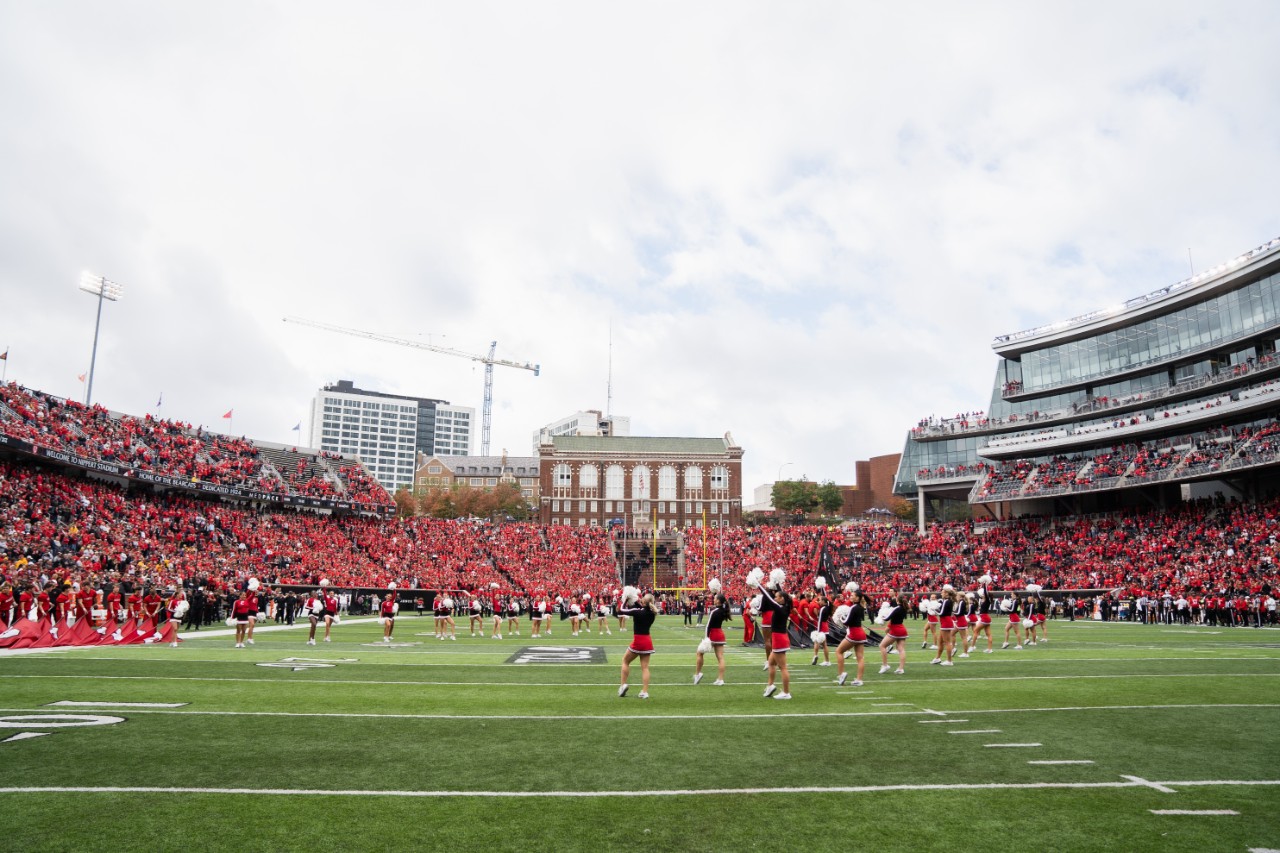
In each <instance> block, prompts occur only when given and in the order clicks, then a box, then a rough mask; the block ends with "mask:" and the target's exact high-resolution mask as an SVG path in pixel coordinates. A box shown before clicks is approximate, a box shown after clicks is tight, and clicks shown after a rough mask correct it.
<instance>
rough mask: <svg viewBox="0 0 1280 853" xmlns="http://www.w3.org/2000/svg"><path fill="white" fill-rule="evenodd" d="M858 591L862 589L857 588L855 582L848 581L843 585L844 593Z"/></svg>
mask: <svg viewBox="0 0 1280 853" xmlns="http://www.w3.org/2000/svg"><path fill="white" fill-rule="evenodd" d="M860 589H862V587H860V586H858V584H857V583H856V582H855V581H849V582H848V583H847V584H845V585H844V591H845V592H857V591H858V590H860Z"/></svg>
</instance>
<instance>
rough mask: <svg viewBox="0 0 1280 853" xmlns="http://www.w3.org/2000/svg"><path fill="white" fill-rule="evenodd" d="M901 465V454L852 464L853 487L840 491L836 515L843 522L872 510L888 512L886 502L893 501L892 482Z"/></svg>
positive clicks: (887, 503) (846, 487)
mask: <svg viewBox="0 0 1280 853" xmlns="http://www.w3.org/2000/svg"><path fill="white" fill-rule="evenodd" d="M901 461H902V454H901V453H890V454H887V455H885V456H873V457H871V458H870V459H867V460H863V461H860V462H855V463H854V466H853V470H854V481H855V485H852V486H841V487H840V492H841V494H842V495H843V496H844V503H843V504H842V505H841V507H840V514H841V515H843V516H845V517H846V518H857V517H859V516H861V515H862V514H863V513H865V512H866V511H867V510H869V509H871V508H873V507H876V508H879V509H888V508H889V499H890V498H891V497H893V480H894V477H895V476H897V473H898V464H899V462H901Z"/></svg>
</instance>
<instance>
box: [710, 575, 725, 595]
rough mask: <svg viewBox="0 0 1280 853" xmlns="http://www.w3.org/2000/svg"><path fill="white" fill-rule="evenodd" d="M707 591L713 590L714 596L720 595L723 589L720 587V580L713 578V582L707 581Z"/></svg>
mask: <svg viewBox="0 0 1280 853" xmlns="http://www.w3.org/2000/svg"><path fill="white" fill-rule="evenodd" d="M707 589H709V590H711V593H712V594H713V595H718V594H719V593H720V590H721V589H722V587H721V586H720V579H719V578H712V579H711V580H709V581H707Z"/></svg>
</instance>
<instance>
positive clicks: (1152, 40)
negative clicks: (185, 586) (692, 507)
mask: <svg viewBox="0 0 1280 853" xmlns="http://www.w3.org/2000/svg"><path fill="white" fill-rule="evenodd" d="M1277 31H1280V6H1278V5H1277V4H1275V3H1274V2H1270V0H1267V1H1266V2H1244V0H1240V2H1231V3H1221V2H1200V3H1188V2H1176V0H1174V1H1173V2H1170V0H1159V2H1126V3H1094V2H1072V3H1057V4H1048V3H1019V4H1014V3H1003V4H983V3H912V4H906V3H902V4H888V3H881V4H872V3H858V2H835V3H822V2H811V3H780V2H774V3H758V2H745V1H744V0H733V2H709V3H661V2H645V3H628V4H621V3H608V2H604V3H602V2H582V3H558V2H542V3H516V2H506V3H486V2H467V3H451V4H439V3H437V4H429V3H420V2H411V3H410V2H407V3H393V2H382V3H372V4H354V3H326V2H314V0H308V2H297V3H278V2H252V3H250V2H221V3H200V4H196V3H160V2H154V3H148V2H103V1H102V0H94V2H56V0H55V1H54V2H40V3H37V2H25V0H22V1H21V2H20V0H0V117H2V123H0V187H2V188H3V191H0V349H3V348H8V349H9V351H10V360H9V362H8V364H7V368H6V369H7V378H8V379H9V380H10V381H17V382H20V383H22V384H24V385H27V386H30V387H35V388H39V389H42V390H45V391H49V392H51V393H54V394H58V395H63V396H70V397H78V398H81V399H83V396H84V391H85V389H84V386H83V384H82V383H81V382H80V381H79V380H78V379H77V377H78V376H79V375H80V374H82V373H84V372H85V371H86V370H87V369H88V366H89V357H90V350H91V346H92V340H93V326H94V313H95V308H96V305H95V301H94V299H93V298H92V297H90V296H88V295H86V294H84V293H81V292H79V291H78V290H77V280H78V278H79V276H80V274H81V272H82V271H84V270H92V271H94V272H96V273H98V274H101V275H105V276H107V277H108V278H110V279H113V280H115V281H118V282H120V283H121V284H122V285H123V286H124V288H125V294H124V299H123V300H122V301H120V302H119V303H116V304H108V305H107V306H106V308H105V311H104V315H103V321H102V337H101V341H100V344H99V351H98V364H97V373H96V377H95V383H94V400H95V401H96V402H101V403H103V404H104V405H106V406H108V407H109V408H111V409H113V410H116V411H122V412H128V413H132V414H142V413H145V412H154V411H155V404H156V402H157V400H158V399H159V398H160V395H161V394H163V399H164V404H163V407H162V409H161V412H160V413H161V414H162V415H164V416H166V417H171V418H178V419H181V420H184V421H190V422H192V423H196V424H206V425H212V426H214V427H215V428H218V427H225V426H226V425H227V422H226V421H225V420H223V419H222V418H221V416H222V415H223V413H225V412H226V411H227V410H229V409H234V411H235V417H234V421H233V422H232V428H233V429H234V431H235V432H236V433H238V434H247V435H249V436H251V437H255V438H261V439H267V440H273V441H283V442H292V441H293V440H294V439H295V436H296V435H297V433H294V432H293V431H292V428H293V426H294V425H295V424H296V423H298V422H299V421H302V422H303V430H304V434H305V431H306V430H307V422H306V417H307V410H308V406H309V402H310V400H311V399H312V398H313V397H314V395H315V393H316V391H317V389H318V388H319V387H320V386H321V385H323V384H325V383H330V382H334V381H336V380H338V379H344V378H345V379H352V380H354V381H355V382H356V383H357V384H358V385H360V386H362V387H368V388H375V389H379V390H384V391H388V392H393V393H402V394H410V395H415V396H431V397H438V398H442V399H446V400H449V401H451V402H453V403H456V404H459V405H468V406H474V407H476V408H477V410H478V409H479V407H480V405H481V398H482V388H483V367H482V366H480V365H476V364H474V363H472V362H469V361H465V360H462V359H455V358H449V357H446V356H441V355H435V354H432V353H429V352H423V351H418V350H413V349H408V348H402V347H394V346H390V345H386V344H378V343H372V342H366V341H361V340H356V339H353V338H347V337H343V336H339V335H334V334H330V333H325V332H321V331H316V330H312V329H307V328H303V327H295V326H290V325H287V324H284V323H283V322H282V321H281V320H282V317H284V316H285V315H300V316H304V317H311V318H315V319H318V320H322V321H328V322H331V323H338V324H342V325H347V326H352V327H356V328H362V329H369V330H374V331H378V332H381V333H384V334H389V335H394V336H399V337H404V338H411V339H415V340H420V341H423V342H429V343H433V344H437V345H442V346H448V347H453V348H456V349H459V350H463V351H468V352H474V353H484V352H486V351H487V349H488V345H489V342H490V341H493V340H496V341H498V355H499V357H504V358H510V359H515V360H518V361H526V360H528V361H534V362H538V363H540V364H541V365H542V375H541V376H540V377H537V378H535V377H534V376H533V375H532V374H531V373H528V372H524V371H519V370H512V369H505V368H497V369H496V372H495V378H494V413H493V450H494V452H498V451H499V450H500V449H502V448H506V449H507V450H509V451H510V452H511V453H513V454H529V453H531V447H530V440H531V435H532V433H533V431H534V430H535V429H536V428H537V427H539V426H541V425H543V424H545V423H547V422H550V421H552V420H555V419H557V418H559V417H561V416H564V415H567V414H571V413H572V412H574V411H577V410H579V409H590V408H596V409H601V410H605V409H611V410H612V412H613V413H614V414H618V415H628V416H630V417H631V419H632V432H633V434H636V435H680V436H718V435H722V434H723V433H724V432H726V431H730V432H732V434H733V437H734V438H735V440H736V441H737V442H738V443H739V444H741V445H742V446H743V447H744V448H745V451H746V457H745V463H744V466H745V479H746V482H747V498H748V502H750V494H751V490H752V488H753V487H754V486H755V485H757V484H762V483H766V482H771V481H772V480H774V479H775V477H777V475H778V473H779V471H781V472H782V474H783V476H784V477H785V478H794V477H799V476H807V477H809V478H810V479H815V480H826V479H832V480H835V481H836V482H838V483H852V482H853V478H854V462H855V461H856V460H858V459H865V458H868V457H871V456H877V455H880V454H885V453H896V452H899V451H900V450H901V449H902V445H903V439H904V436H905V433H906V431H907V429H908V428H909V427H910V426H912V425H913V424H914V423H915V422H916V421H917V420H918V419H919V418H921V417H924V416H927V415H930V414H938V415H951V414H954V413H956V412H960V411H966V410H973V409H984V408H986V406H987V403H988V402H989V399H990V392H991V380H992V376H993V373H994V368H995V361H996V360H995V356H994V355H993V353H992V351H991V348H990V343H991V340H992V338H993V337H995V336H996V335H998V334H1002V333H1007V332H1013V331H1017V330H1019V329H1023V328H1028V327H1031V326H1035V325H1039V324H1041V323H1044V322H1051V321H1055V320H1060V319H1064V318H1066V317H1070V316H1074V315H1076V314H1080V313H1083V312H1086V311H1090V310H1093V309H1096V308H1103V307H1106V306H1108V305H1111V304H1113V303H1116V302H1118V301H1121V300H1123V299H1126V298H1128V297H1132V296H1136V295H1139V294H1142V293H1146V292H1148V291H1151V290H1154V289H1156V288H1159V287H1162V286H1164V285H1167V284H1171V283H1173V282H1176V281H1178V280H1180V279H1182V278H1184V277H1185V276H1186V275H1187V274H1188V273H1189V271H1190V269H1191V267H1192V266H1193V265H1194V266H1195V268H1197V269H1203V268H1205V267H1208V266H1212V265H1213V264H1216V263H1218V262H1221V261H1224V260H1227V259H1228V258H1231V257H1234V256H1235V255H1237V254H1239V253H1241V252H1243V251H1245V250H1247V249H1250V248H1252V247H1254V246H1256V245H1258V244H1259V243H1262V242H1263V241H1265V240H1268V239H1270V238H1272V237H1276V236H1280V204H1277V201H1276V199H1277V195H1276V187H1280V109H1277V107H1278V106H1280V103H1278V98H1280V92H1278V90H1277V86H1276V81H1277V80H1280V51H1277V50H1276V49H1275V43H1274V34H1275V33H1276V32H1277ZM1188 250H1190V252H1188ZM1189 255H1190V257H1189ZM610 364H612V401H611V402H610V400H609V395H608V388H609V384H610V383H609V380H610Z"/></svg>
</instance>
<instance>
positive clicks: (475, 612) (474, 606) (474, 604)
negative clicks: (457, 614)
mask: <svg viewBox="0 0 1280 853" xmlns="http://www.w3.org/2000/svg"><path fill="white" fill-rule="evenodd" d="M467 613H468V616H469V617H470V619H471V636H473V637H474V636H475V635H476V632H477V631H478V632H479V633H480V636H482V637H483V636H484V605H483V604H481V603H480V597H479V596H477V595H475V594H474V593H472V595H471V606H470V608H468V611H467Z"/></svg>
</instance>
